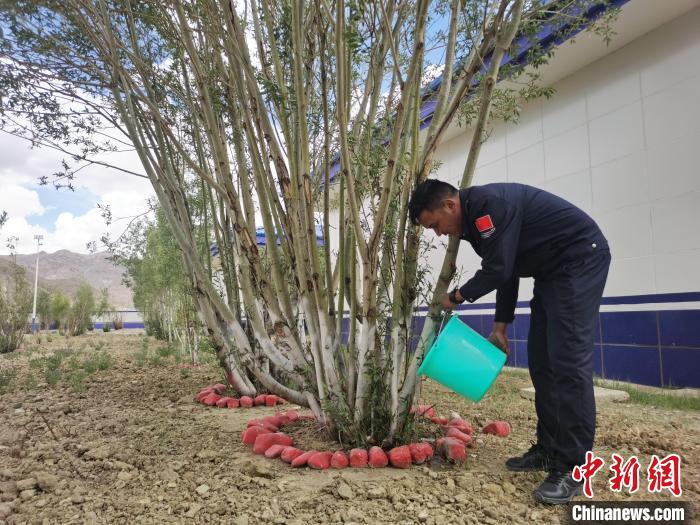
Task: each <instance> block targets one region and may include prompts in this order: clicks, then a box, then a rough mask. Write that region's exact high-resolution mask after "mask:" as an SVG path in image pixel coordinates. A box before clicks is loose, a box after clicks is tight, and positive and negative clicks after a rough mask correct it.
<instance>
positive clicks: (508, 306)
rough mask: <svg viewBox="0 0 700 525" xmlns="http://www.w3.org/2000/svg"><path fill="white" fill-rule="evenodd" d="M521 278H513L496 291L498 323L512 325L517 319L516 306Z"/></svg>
mask: <svg viewBox="0 0 700 525" xmlns="http://www.w3.org/2000/svg"><path fill="white" fill-rule="evenodd" d="M519 286H520V278H519V277H518V276H516V275H513V276H511V278H510V279H508V280H507V281H506V282H505V283H503V284H502V285H501V286H499V287H498V290H497V291H496V318H495V322H497V323H512V322H513V319H515V305H516V304H517V303H518V288H519Z"/></svg>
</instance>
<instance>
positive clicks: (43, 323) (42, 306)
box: [36, 288, 51, 330]
mask: <svg viewBox="0 0 700 525" xmlns="http://www.w3.org/2000/svg"><path fill="white" fill-rule="evenodd" d="M36 315H37V317H38V318H39V329H40V330H48V329H49V328H50V327H51V292H50V291H49V290H47V289H46V288H39V291H38V292H37V297H36Z"/></svg>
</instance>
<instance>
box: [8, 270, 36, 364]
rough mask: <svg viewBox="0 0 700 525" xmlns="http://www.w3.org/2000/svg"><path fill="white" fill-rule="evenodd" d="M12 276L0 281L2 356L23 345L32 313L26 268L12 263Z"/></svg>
mask: <svg viewBox="0 0 700 525" xmlns="http://www.w3.org/2000/svg"><path fill="white" fill-rule="evenodd" d="M10 268H11V271H12V273H11V275H10V276H8V278H7V280H1V279H0V354H4V353H7V352H13V351H15V350H16V349H17V348H19V347H20V345H21V344H22V339H23V338H24V334H25V333H26V331H27V320H28V319H29V314H30V312H31V311H32V296H31V289H30V286H29V283H28V281H27V278H26V275H25V271H24V268H22V267H21V266H18V265H17V264H15V263H11V265H10Z"/></svg>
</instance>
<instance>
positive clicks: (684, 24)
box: [638, 9, 700, 95]
mask: <svg viewBox="0 0 700 525" xmlns="http://www.w3.org/2000/svg"><path fill="white" fill-rule="evenodd" d="M668 26H669V27H668V29H669V30H663V28H662V30H659V31H654V32H652V34H650V35H649V36H648V37H645V38H643V39H640V40H641V42H640V45H639V46H638V47H639V48H640V49H639V51H640V54H642V55H643V56H644V57H645V63H644V64H643V66H642V67H641V71H640V74H641V84H642V94H643V95H650V94H652V93H656V92H657V91H662V90H664V89H666V88H668V87H669V86H670V85H672V84H675V83H677V82H680V81H681V80H685V79H687V78H690V77H691V76H694V75H695V74H696V73H697V72H698V71H700V39H698V38H697V34H698V27H700V9H694V10H693V11H691V12H690V13H687V14H686V15H684V16H682V17H680V18H679V19H677V20H674V21H672V22H671V23H669V24H668Z"/></svg>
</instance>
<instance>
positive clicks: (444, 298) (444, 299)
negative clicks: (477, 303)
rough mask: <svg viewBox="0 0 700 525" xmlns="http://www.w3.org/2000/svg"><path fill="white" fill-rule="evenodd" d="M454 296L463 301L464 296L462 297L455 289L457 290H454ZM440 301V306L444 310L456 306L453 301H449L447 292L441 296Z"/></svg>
mask: <svg viewBox="0 0 700 525" xmlns="http://www.w3.org/2000/svg"><path fill="white" fill-rule="evenodd" d="M455 297H456V299H457V300H459V301H463V300H464V298H463V297H462V294H461V293H459V290H457V291H456V292H455ZM440 302H441V304H442V307H443V308H444V309H445V310H452V309H453V308H454V307H455V306H456V304H455V303H453V302H452V301H450V294H449V293H446V294H445V295H443V296H442V301H440Z"/></svg>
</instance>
